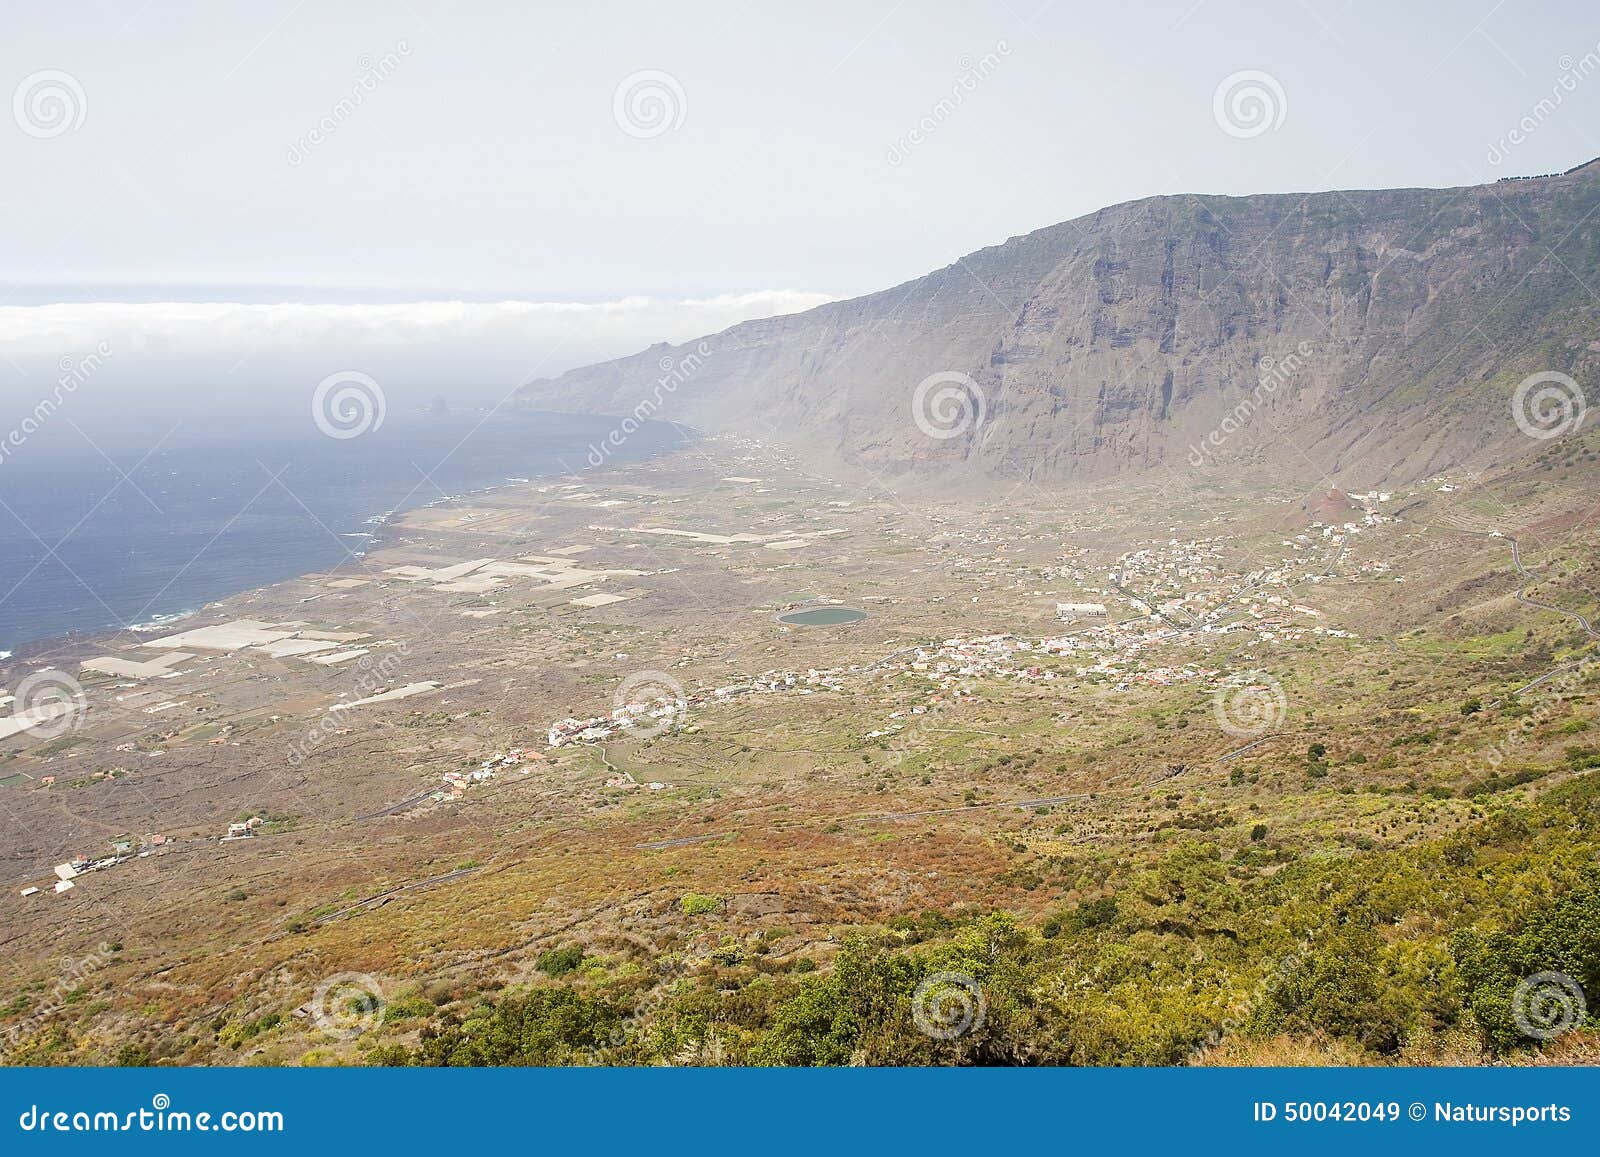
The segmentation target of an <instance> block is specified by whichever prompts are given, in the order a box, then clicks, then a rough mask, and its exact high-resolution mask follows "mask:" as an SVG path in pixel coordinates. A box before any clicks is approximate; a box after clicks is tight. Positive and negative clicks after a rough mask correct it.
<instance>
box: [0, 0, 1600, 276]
mask: <svg viewBox="0 0 1600 1157" xmlns="http://www.w3.org/2000/svg"><path fill="white" fill-rule="evenodd" d="M402 50H404V55H402ZM1590 53H1594V54H1600V5H1596V4H1594V3H1592V2H1583V0H1573V2H1571V3H1546V4H1538V3H1533V4H1528V3H1516V4H1511V3H1495V2H1494V0H1466V2H1463V3H1437V2H1434V3H1405V2H1396V0H1384V2H1381V3H1380V2H1368V0H1355V2H1348V3H1347V2H1345V0H1298V2H1297V0H1277V2H1272V3H1224V2H1222V0H1202V2H1200V3H1195V2H1193V0H1179V2H1177V3H1172V4H1129V3H1120V4H1107V3H1095V4H1074V3H1065V2H1061V3H1054V4H1049V3H1047V4H1039V3H1037V2H1036V0H1006V2H985V0H964V2H961V3H948V4H944V3H939V4H934V3H915V2H905V3H899V2H896V0H849V2H846V3H814V2H813V3H797V4H781V5H780V4H766V3H752V2H748V0H730V2H726V3H695V2H692V0H690V2H684V0H674V2H672V3H660V4H647V3H595V2H590V0H585V2H584V3H580V4H569V3H562V4H541V3H527V4H524V3H473V2H470V0H467V2H463V0H449V2H447V3H433V2H430V0H400V2H394V3H360V2H356V3H342V4H339V5H337V6H336V7H335V6H329V5H323V4H316V3H303V4H302V3H299V2H297V0H255V2H252V3H249V4H232V3H227V4H218V3H215V2H204V0H196V2H181V0H150V2H148V3H139V0H116V2H106V3H97V2H93V0H90V2H81V0H75V2H74V3H70V4H63V3H59V2H55V0H44V2H37V3H34V2H27V0H9V2H8V3H7V4H6V18H5V35H4V37H3V38H0V88H3V90H4V91H5V92H6V93H13V90H14V88H15V86H17V85H18V84H19V83H21V82H22V81H23V80H24V79H25V78H26V77H28V76H30V75H32V74H34V73H36V72H38V71H40V70H60V71H62V72H65V73H67V74H69V75H70V76H71V77H72V78H74V79H75V80H76V82H77V84H78V85H79V86H80V87H81V90H82V94H83V105H84V106H85V107H84V109H83V112H84V115H83V119H82V123H81V124H80V125H78V127H76V128H75V129H72V130H70V131H67V132H65V133H62V134H61V135H59V136H55V137H51V138H48V139H36V138H34V137H30V136H28V135H27V134H25V133H24V132H22V131H15V130H14V129H13V126H12V125H11V124H5V130H10V131H0V164H3V170H4V173H5V180H4V181H3V182H0V222H3V224H0V229H3V230H4V244H3V245H0V253H3V254H4V256H3V258H0V261H3V264H4V275H5V279H6V284H5V289H7V290H11V289H13V288H14V286H15V283H16V282H17V281H18V280H25V281H37V280H41V279H45V280H61V279H65V280H81V279H87V280H89V281H91V282H104V281H109V280H125V281H135V282H146V281H151V280H179V281H191V282H202V283H216V282H228V281H246V282H248V281H262V280H270V281H281V282H287V283H291V284H299V283H306V282H312V283H315V282H326V283H329V284H332V285H340V286H366V285H375V286H398V287H403V288H405V289H407V290H411V291H416V292H419V293H421V294H423V295H425V296H438V295H439V294H440V293H441V292H443V293H445V295H446V296H449V295H452V294H454V293H458V292H469V293H479V294H491V295H501V294H512V295H516V296H533V297H538V298H549V299H591V298H619V297H624V296H627V295H630V294H637V293H652V294H667V295H684V296H704V295H707V294H717V293H724V292H733V291H747V290H763V289H778V288H787V289H804V290H815V291H822V292H828V293H833V294H841V295H843V294H855V293H860V292H864V291H868V290H872V289H877V288H882V287H884V286H886V285H889V284H891V283H894V282H896V281H899V280H903V279H905V278H908V277H911V276H915V275H917V274H920V273H922V272H925V271H927V270H928V269H931V268H935V267H938V266H940V265H943V264H946V263H947V262H949V261H950V260H952V259H954V258H955V257H957V256H959V255H961V254H963V253H965V252H968V251H970V250H972V249H975V248H978V247H981V246H983V245H988V244H993V243H995V242H998V241H1000V240H1003V239H1004V238H1005V237H1007V236H1009V235H1012V234H1016V233H1020V232H1026V231H1028V230H1030V229H1034V228H1038V227H1039V226H1042V225H1047V224H1050V223H1053V222H1055V221H1059V220H1062V219H1064V218H1067V217H1070V216H1073V215H1076V214H1079V213H1083V212H1087V211H1090V210H1093V209H1095V208H1097V207H1099V206H1102V205H1105V204H1108V203H1112V202H1116V201H1121V200H1127V199H1129V198H1133V197H1140V196H1145V195H1147V194H1152V193H1161V192H1172V191H1193V190H1202V191H1214V192H1239V193H1243V192H1256V191H1263V190H1298V189H1315V188H1327V187H1333V186H1339V187H1369V186H1390V185H1455V184H1462V183H1467V182H1471V181H1476V180H1479V179H1483V178H1487V177H1491V176H1497V175H1503V174H1505V173H1507V172H1516V173H1528V172H1542V171H1545V170H1549V169H1558V168H1567V167H1570V166H1571V165H1573V164H1575V163H1577V162H1579V161H1582V160H1585V159H1587V158H1589V157H1593V156H1596V155H1600V115H1597V113H1600V74H1595V75H1591V76H1589V77H1587V78H1585V79H1583V80H1581V81H1580V82H1579V83H1578V85H1577V88H1576V91H1574V92H1572V93H1570V94H1563V98H1564V101H1565V104H1564V105H1563V107H1561V108H1560V109H1559V110H1557V111H1556V112H1555V113H1554V114H1552V115H1550V116H1548V118H1547V119H1545V120H1544V122H1543V123H1541V124H1540V125H1539V126H1538V127H1537V129H1536V131H1534V132H1532V133H1531V134H1529V135H1528V139H1527V140H1526V141H1525V142H1524V143H1523V144H1521V145H1520V146H1517V147H1515V148H1513V149H1511V150H1510V155H1509V157H1508V159H1507V160H1506V161H1505V162H1504V163H1502V164H1501V165H1499V166H1495V165H1493V164H1491V163H1490V161H1489V159H1488V156H1489V152H1490V149H1491V148H1492V146H1494V144H1495V142H1496V141H1497V140H1499V139H1500V138H1501V137H1502V136H1503V135H1504V134H1505V133H1506V132H1507V131H1508V130H1509V129H1511V128H1513V127H1514V126H1516V125H1517V124H1518V122H1519V121H1520V120H1521V119H1522V118H1523V117H1524V116H1527V115H1530V112H1531V110H1533V109H1534V108H1535V106H1536V105H1537V104H1538V102H1539V101H1540V100H1541V99H1543V98H1546V97H1549V96H1550V95H1551V94H1552V92H1553V91H1554V90H1555V88H1556V86H1557V83H1558V80H1559V78H1560V77H1561V75H1562V74H1563V71H1564V68H1563V64H1564V63H1565V64H1567V65H1568V66H1569V67H1572V68H1574V69H1575V68H1576V66H1577V63H1578V62H1579V61H1580V60H1581V59H1582V58H1583V57H1584V56H1585V54H1590ZM386 54H393V59H394V61H395V64H394V66H393V67H392V68H391V69H389V70H388V75H387V76H386V77H384V78H382V79H379V80H376V81H375V82H373V84H372V85H371V91H363V92H362V96H361V99H360V103H359V105H357V106H356V107H354V108H353V109H347V115H342V116H341V114H339V113H337V112H335V111H334V110H335V109H336V106H338V104H339V102H340V101H341V100H342V99H347V98H351V97H352V95H353V93H355V92H356V91H357V90H358V89H359V88H360V85H359V80H360V77H361V76H362V75H363V73H364V72H366V73H368V74H371V73H374V72H377V71H379V66H380V65H381V63H382V61H383V58H384V57H385V55H386ZM986 55H992V56H993V57H994V59H995V60H997V61H998V64H997V66H996V67H993V68H992V69H990V70H989V75H987V76H986V77H983V78H981V79H976V80H975V81H974V85H973V87H972V89H971V91H965V90H963V91H962V98H961V103H960V104H959V106H957V107H956V108H955V109H954V111H953V112H951V113H949V114H948V115H946V116H944V117H943V118H942V119H939V117H938V114H936V113H935V112H934V110H935V109H936V106H938V104H939V102H940V101H941V99H946V98H950V97H951V96H952V94H953V92H955V91H956V90H957V89H958V88H959V87H960V78H961V77H962V75H963V74H964V72H966V73H969V74H975V73H976V72H977V71H978V70H979V68H980V66H981V63H982V61H983V58H984V57H985V56H986ZM1563 58H1566V59H1565V61H1564V60H1563ZM364 64H365V65H368V66H369V67H368V68H366V69H364V68H363V65H364ZM963 65H967V66H968V67H967V68H965V69H964V67H963ZM644 70H657V71H660V72H664V73H666V74H669V76H670V77H671V78H673V79H674V80H675V81H676V83H677V85H678V86H679V87H680V88H681V92H682V102H681V105H680V106H679V108H680V110H681V113H682V117H681V123H678V124H677V126H676V127H674V128H669V129H668V130H667V131H666V132H664V133H661V134H660V135H658V136H654V137H648V138H643V139H641V138H638V137H635V136H630V135H629V134H628V133H626V132H625V131H623V130H622V129H621V128H619V126H618V124H617V121H616V118H615V117H614V99H613V98H614V96H615V93H616V89H617V86H618V84H619V83H620V82H621V81H622V80H623V79H624V78H625V77H627V76H629V75H631V74H634V73H637V72H640V71H644ZM1242 70H1259V71H1262V72H1265V73H1268V74H1269V75H1270V76H1272V77H1273V78H1275V79H1276V81H1277V82H1278V84H1279V85H1281V89H1282V93H1283V104H1284V106H1285V109H1284V116H1283V119H1282V122H1281V124H1279V125H1277V127H1275V128H1272V129H1270V130H1269V131H1267V132H1265V133H1263V134H1261V135H1259V136H1255V137H1251V138H1244V139H1239V138H1235V137H1231V136H1229V135H1227V134H1226V133H1225V132H1224V131H1223V130H1222V129H1220V128H1219V127H1218V125H1217V124H1216V122H1215V120H1214V117H1213V96H1214V92H1215V89H1216V86H1217V84H1218V83H1219V82H1220V81H1221V80H1222V79H1223V78H1224V77H1226V76H1228V75H1230V74H1233V73H1236V72H1239V71H1242ZM669 95H672V94H670V93H669ZM930 116H931V117H932V118H933V119H934V120H937V121H938V123H937V124H936V125H935V127H934V129H933V130H932V131H931V132H929V133H928V134H927V139H926V140H925V141H923V142H922V143H921V144H916V145H912V146H911V147H910V148H909V149H907V150H905V152H906V155H905V157H904V159H903V160H902V161H901V162H900V163H899V164H891V163H890V162H889V159H888V158H889V154H890V152H891V150H892V149H893V147H894V145H895V142H896V141H898V140H900V139H901V138H903V137H905V136H906V134H907V133H908V132H909V131H910V130H912V129H913V128H915V127H916V126H917V125H918V123H919V122H920V121H922V120H923V118H925V117H930ZM324 118H331V122H332V123H333V124H334V127H333V129H332V130H331V131H329V132H327V133H326V135H325V139H324V140H323V141H322V142H321V143H320V144H315V145H312V146H311V147H309V148H302V152H303V154H304V157H303V159H302V160H300V161H299V162H298V163H291V152H292V151H293V150H294V148H295V145H296V142H297V141H301V140H303V139H304V138H306V137H307V135H308V134H309V133H310V132H311V130H313V129H315V128H317V126H318V125H319V123H320V122H323V121H324ZM676 119H677V118H676V117H674V118H673V120H674V121H676ZM18 299H19V298H17V297H13V298H12V300H18Z"/></svg>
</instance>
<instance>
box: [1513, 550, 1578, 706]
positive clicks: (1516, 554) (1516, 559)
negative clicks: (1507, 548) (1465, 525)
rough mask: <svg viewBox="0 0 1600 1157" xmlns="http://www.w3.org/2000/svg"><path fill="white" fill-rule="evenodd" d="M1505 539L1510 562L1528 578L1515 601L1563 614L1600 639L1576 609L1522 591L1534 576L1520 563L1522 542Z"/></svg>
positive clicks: (1518, 590)
mask: <svg viewBox="0 0 1600 1157" xmlns="http://www.w3.org/2000/svg"><path fill="white" fill-rule="evenodd" d="M1506 541H1507V542H1509V543H1510V544H1511V562H1512V564H1513V565H1514V566H1515V567H1516V568H1517V573H1518V574H1520V575H1521V576H1522V577H1523V578H1525V579H1527V580H1528V581H1527V582H1525V583H1523V584H1522V586H1521V587H1519V588H1518V589H1517V602H1519V603H1521V604H1522V605H1523V606H1525V607H1537V608H1538V609H1539V610H1541V611H1554V612H1555V613H1556V614H1558V615H1564V616H1566V617H1567V618H1569V619H1572V620H1573V621H1574V622H1576V623H1577V624H1578V626H1580V627H1582V628H1583V633H1584V634H1586V635H1588V636H1589V637H1590V638H1591V639H1597V640H1600V631H1596V630H1595V629H1594V626H1593V625H1592V624H1591V623H1590V622H1589V620H1588V619H1586V618H1584V617H1583V616H1582V615H1580V614H1579V613H1578V612H1577V611H1568V610H1563V609H1562V608H1561V607H1553V606H1551V605H1550V604H1549V603H1541V602H1539V601H1538V600H1537V599H1530V598H1529V597H1528V596H1527V595H1526V594H1525V593H1524V592H1525V591H1527V589H1528V588H1529V587H1531V586H1532V585H1533V584H1534V577H1533V575H1532V574H1530V573H1529V571H1528V568H1527V567H1525V566H1523V565H1522V544H1521V543H1519V542H1518V541H1517V540H1516V539H1514V538H1512V537H1511V536H1510V535H1507V536H1506ZM1547 677H1548V676H1547ZM1529 686H1532V684H1531V683H1530V684H1529Z"/></svg>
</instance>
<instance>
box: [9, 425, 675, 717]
mask: <svg viewBox="0 0 1600 1157" xmlns="http://www.w3.org/2000/svg"><path fill="white" fill-rule="evenodd" d="M533 412H534V413H537V414H546V413H548V414H552V415H558V416H561V417H573V418H588V419H594V420H606V421H621V420H622V416H621V415H609V414H578V413H568V412H565V411H553V410H551V411H546V410H539V411H533ZM651 425H652V426H654V427H670V428H671V429H672V430H673V431H674V432H675V433H676V435H677V440H676V441H675V442H673V443H672V444H671V445H667V446H663V447H661V448H659V449H655V450H652V451H650V452H647V453H644V454H641V455H640V456H639V457H637V458H632V459H628V460H627V461H623V462H617V461H607V462H605V463H604V464H603V465H602V466H599V467H593V466H590V465H589V464H588V463H587V460H586V458H585V457H584V455H585V454H587V453H588V451H589V448H590V445H591V443H588V442H586V443H585V444H584V445H583V446H582V447H580V448H578V449H576V450H575V451H574V458H575V460H576V461H577V462H578V463H579V465H578V466H577V467H576V469H573V468H572V467H571V466H570V465H568V468H567V469H565V470H562V469H556V470H548V471H542V472H541V471H539V470H537V469H535V470H532V471H530V472H529V473H528V474H526V475H522V476H518V477H511V476H507V477H505V478H503V479H502V480H501V481H499V482H492V483H488V484H486V485H482V486H475V487H470V488H467V489H464V490H461V491H459V492H456V493H452V494H447V495H441V496H440V497H438V498H433V499H430V500H428V501H426V502H418V503H415V504H405V503H402V504H401V505H399V506H396V507H393V508H391V509H388V510H385V511H378V512H375V513H373V514H371V515H370V516H368V517H366V518H365V519H364V520H363V521H362V523H361V525H363V526H370V527H371V529H370V530H368V531H361V532H335V533H336V534H337V536H338V537H339V538H340V539H341V540H343V539H346V538H359V539H360V540H361V545H360V547H359V548H350V547H347V548H346V549H347V555H346V557H344V558H342V559H339V560H336V561H335V562H333V563H332V564H331V565H330V566H328V567H326V568H315V567H313V568H309V569H303V570H296V571H294V572H293V573H289V574H284V575H282V576H281V577H278V578H276V579H273V580H271V581H268V582H258V583H253V584H250V585H245V586H236V587H233V588H232V589H229V590H226V591H223V592H221V593H219V594H217V595H215V596H214V597H211V598H207V599H205V600H203V601H201V602H199V603H198V605H195V606H191V607H185V608H182V609H179V610H173V611H162V612H157V613H155V614H150V615H146V616H143V617H141V620H140V621H139V622H137V623H130V624H128V625H127V626H125V627H112V626H100V627H85V628H83V629H78V630H68V631H61V632H57V633H54V634H50V635H41V636H39V637H37V638H32V639H24V640H20V641H18V642H15V643H10V644H7V645H6V646H5V647H3V648H0V687H3V686H5V684H6V681H7V680H9V679H13V678H14V677H15V676H14V674H13V672H12V671H11V670H10V668H13V667H17V666H24V665H28V664H32V665H34V666H36V667H39V668H41V669H47V668H49V667H50V666H52V665H53V664H52V663H51V662H50V656H51V655H52V654H54V653H55V652H58V651H67V652H69V653H76V652H77V651H79V650H83V649H87V648H102V649H105V648H112V647H115V646H118V645H122V644H126V643H128V642H130V641H137V640H138V638H139V637H140V636H159V635H161V634H164V633H167V632H168V631H171V630H181V629H182V627H181V624H183V623H185V622H187V621H189V620H192V619H194V618H197V617H198V616H201V615H204V614H205V613H206V612H207V611H209V610H213V609H215V608H217V607H220V606H222V605H224V604H226V603H227V602H229V601H230V600H233V599H238V598H241V597H246V596H262V595H265V594H266V593H267V592H269V591H271V590H273V589H274V588H276V587H279V586H283V585H285V584H288V583H294V582H299V581H303V580H305V579H307V578H308V577H311V576H314V575H320V574H337V573H339V572H340V570H341V569H342V568H344V567H346V566H348V565H350V563H351V562H352V561H354V560H360V559H362V558H364V557H366V556H367V555H368V554H369V553H372V552H375V551H378V550H382V549H384V548H385V547H386V546H388V545H391V541H390V539H391V536H392V532H393V531H394V529H395V527H396V525H397V523H398V522H399V521H400V520H401V519H403V518H404V517H405V516H407V515H409V514H411V513H414V512H416V511H422V510H430V509H435V508H438V507H441V506H447V505H449V504H451V503H457V502H463V501H466V500H468V499H472V498H477V497H483V496H486V495H491V494H495V493H499V492H503V491H507V490H512V489H515V488H517V487H522V486H535V485H537V484H539V483H541V482H547V481H548V480H550V479H555V478H579V477H584V476H587V475H591V474H595V473H600V472H604V471H607V470H615V469H625V468H626V467H628V466H631V465H637V464H640V463H645V462H654V461H660V460H661V459H663V458H666V457H670V456H671V455H674V454H678V453H681V452H683V451H684V450H685V449H686V448H688V447H690V446H692V445H693V444H694V443H695V442H697V441H698V440H699V439H701V438H702V437H703V434H702V433H701V432H700V431H698V430H696V429H694V428H693V427H689V426H684V425H681V424H679V423H673V422H653V423H651ZM130 636H131V639H130Z"/></svg>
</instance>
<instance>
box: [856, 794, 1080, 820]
mask: <svg viewBox="0 0 1600 1157" xmlns="http://www.w3.org/2000/svg"><path fill="white" fill-rule="evenodd" d="M1088 798H1089V797H1088V796H1087V795H1057V796H1051V797H1050V798H1049V799H1013V800H1007V801H1006V802H1005V803H974V804H966V805H964V806H962V807H937V808H930V809H929V810H927V811H920V812H880V813H878V814H877V815H870V816H856V817H854V818H856V819H858V820H910V819H917V818H918V817H920V816H943V815H951V814H953V813H955V812H974V811H983V810H984V809H986V808H1005V807H1014V808H1018V809H1023V808H1034V807H1054V806H1055V805H1056V804H1058V803H1071V802H1072V801H1073V800H1075V799H1088Z"/></svg>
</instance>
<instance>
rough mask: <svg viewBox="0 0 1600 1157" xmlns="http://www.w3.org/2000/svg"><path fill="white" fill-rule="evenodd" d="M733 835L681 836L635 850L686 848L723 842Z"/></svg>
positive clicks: (727, 833) (643, 845)
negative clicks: (722, 840) (710, 841)
mask: <svg viewBox="0 0 1600 1157" xmlns="http://www.w3.org/2000/svg"><path fill="white" fill-rule="evenodd" d="M731 835H733V833H732V832H713V833H712V834H711V835H709V836H679V837H678V838H677V839H675V840H654V841H652V842H651V843H648V844H634V845H633V846H634V847H635V848H638V849H639V850H640V851H645V852H659V851H661V850H662V849H663V848H686V847H688V846H689V845H690V844H703V843H705V842H706V841H707V840H721V839H726V838H727V837H728V836H731Z"/></svg>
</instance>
